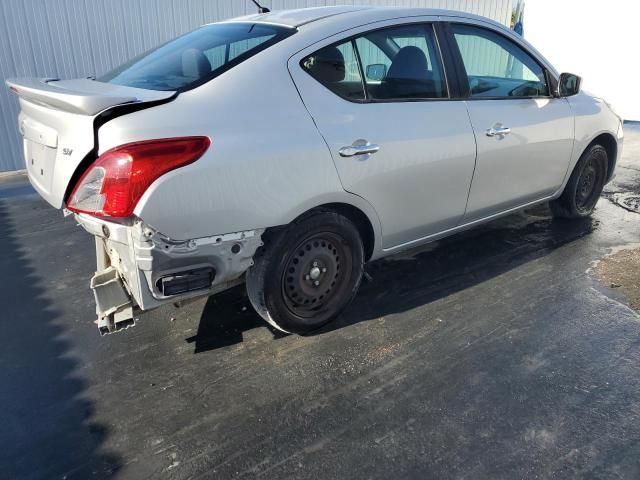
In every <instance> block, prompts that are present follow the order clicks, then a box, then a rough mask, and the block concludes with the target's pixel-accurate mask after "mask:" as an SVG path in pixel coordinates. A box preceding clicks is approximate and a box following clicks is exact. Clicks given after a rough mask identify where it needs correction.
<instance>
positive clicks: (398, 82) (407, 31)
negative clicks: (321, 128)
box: [302, 24, 448, 101]
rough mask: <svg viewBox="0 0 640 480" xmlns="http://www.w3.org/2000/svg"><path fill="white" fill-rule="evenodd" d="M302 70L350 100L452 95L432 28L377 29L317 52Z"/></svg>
mask: <svg viewBox="0 0 640 480" xmlns="http://www.w3.org/2000/svg"><path fill="white" fill-rule="evenodd" d="M302 67H303V68H304V69H305V70H306V71H307V72H308V73H309V74H311V76H313V77H314V78H315V79H316V80H318V81H319V82H320V83H322V84H323V85H324V86H325V87H327V88H328V89H330V90H331V91H333V92H334V93H336V94H337V95H340V96H341V97H343V98H346V99H347V100H371V101H377V100H383V101H394V100H395V101H401V100H430V99H441V98H447V97H448V93H447V85H446V81H445V75H444V69H443V67H442V62H441V59H440V53H439V50H438V46H437V43H436V41H435V36H434V33H433V27H432V26H431V24H411V25H402V26H398V27H390V28H384V29H379V30H374V31H371V32H368V33H366V34H364V35H360V36H357V37H353V38H351V39H348V40H344V41H342V42H341V43H338V44H333V45H330V46H328V47H324V48H322V49H321V50H318V51H317V52H315V53H313V54H311V55H309V56H308V57H307V58H305V59H304V60H302Z"/></svg>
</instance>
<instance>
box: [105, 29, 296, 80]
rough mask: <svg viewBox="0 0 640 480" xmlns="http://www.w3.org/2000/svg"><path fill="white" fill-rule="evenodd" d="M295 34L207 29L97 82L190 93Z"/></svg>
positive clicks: (171, 42) (129, 64) (288, 31)
mask: <svg viewBox="0 0 640 480" xmlns="http://www.w3.org/2000/svg"><path fill="white" fill-rule="evenodd" d="M294 32H295V29H292V28H286V27H280V26H276V25H266V24H259V23H218V24H213V25H207V26H204V27H202V28H199V29H198V30H194V31H193V32H191V33H187V34H186V35H183V36H182V37H179V38H176V39H175V40H171V41H170V42H168V43H165V44H164V45H162V46H160V47H158V48H156V49H154V50H151V51H149V52H146V53H144V54H142V55H140V56H139V57H136V58H134V59H133V60H131V61H129V62H127V63H125V64H124V65H122V66H120V67H118V68H116V69H115V70H113V71H111V72H109V73H107V74H106V75H104V76H102V77H101V78H98V79H97V80H98V81H100V82H107V83H115V84H117V85H125V86H127V87H136V88H146V89H148V90H179V91H184V90H189V89H191V88H194V87H197V86H198V85H201V84H203V83H205V82H207V81H209V80H211V79H212V78H214V77H216V76H218V75H220V74H221V73H223V72H225V71H227V70H229V69H230V68H232V67H234V66H235V65H238V64H239V63H241V62H243V61H244V60H246V59H248V58H250V57H252V56H253V55H255V54H256V53H258V52H260V51H262V50H264V49H265V48H268V47H270V46H271V45H273V44H275V43H277V42H279V41H280V40H282V39H284V38H286V37H288V36H289V35H291V34H293V33H294Z"/></svg>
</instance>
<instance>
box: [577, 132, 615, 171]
mask: <svg viewBox="0 0 640 480" xmlns="http://www.w3.org/2000/svg"><path fill="white" fill-rule="evenodd" d="M596 144H597V145H602V147H603V148H604V149H605V150H606V151H607V182H608V181H609V180H611V177H612V175H613V169H614V168H615V166H616V158H617V156H618V142H617V141H616V139H615V137H614V136H613V135H611V134H610V133H603V134H601V135H598V136H597V137H596V138H594V139H593V141H592V142H591V143H590V144H589V147H590V146H591V145H596ZM589 147H587V148H589ZM585 151H586V150H585Z"/></svg>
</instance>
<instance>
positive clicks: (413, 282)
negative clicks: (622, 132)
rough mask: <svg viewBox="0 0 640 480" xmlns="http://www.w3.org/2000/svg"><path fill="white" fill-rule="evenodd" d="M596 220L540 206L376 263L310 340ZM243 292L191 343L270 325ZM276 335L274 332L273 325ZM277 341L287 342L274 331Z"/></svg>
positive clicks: (550, 245) (482, 275)
mask: <svg viewBox="0 0 640 480" xmlns="http://www.w3.org/2000/svg"><path fill="white" fill-rule="evenodd" d="M597 226H598V221H597V220H595V219H592V218H586V219H584V220H574V221H567V220H559V219H554V218H552V217H551V216H550V213H549V211H548V209H547V208H546V207H537V208H536V209H533V210H530V211H528V212H525V213H519V214H515V215H511V216H508V217H505V218H503V219H499V220H496V221H494V222H491V223H488V224H487V225H485V226H482V227H479V228H476V229H473V230H469V231H467V232H464V233H460V234H457V235H454V236H452V237H449V238H446V239H443V240H440V241H438V242H434V243H432V244H427V245H425V246H423V247H420V248H417V249H414V250H410V251H407V252H403V253H402V254H398V255H394V256H391V257H387V258H384V259H382V260H378V261H375V262H372V263H371V264H369V265H367V269H366V271H367V273H368V274H369V276H370V277H371V279H370V280H369V281H365V282H363V285H362V286H361V288H360V292H359V294H358V296H357V297H356V299H355V300H354V302H353V303H352V305H351V306H350V307H349V308H348V309H347V310H346V311H345V312H344V313H343V314H342V315H340V317H339V318H338V319H337V320H336V321H334V322H332V323H330V324H329V325H327V326H326V327H323V328H321V329H319V330H317V331H315V332H313V333H311V334H310V335H321V334H323V333H327V332H329V331H333V330H336V329H340V328H344V327H347V326H350V325H354V324H356V323H360V322H363V321H368V320H372V319H375V318H379V317H382V316H386V315H391V314H395V313H401V312H405V311H408V310H412V309H414V308H416V307H419V306H422V305H426V304H428V303H431V302H434V301H436V300H438V299H441V298H445V297H447V296H449V295H451V294H453V293H456V292H459V291H461V290H465V289H468V288H471V287H473V286H474V285H477V284H480V283H482V282H485V281H487V280H489V279H491V278H494V277H497V276H499V275H501V274H503V273H505V272H507V271H509V270H512V269H514V268H517V267H518V266H520V265H522V264H524V263H527V262H530V261H532V260H535V259H537V258H540V257H543V256H545V255H548V254H549V253H550V252H552V251H553V250H555V249H557V248H560V247H561V246H563V245H566V244H569V243H571V242H574V241H575V240H577V239H579V238H581V237H583V236H585V235H588V234H589V233H591V232H592V231H593V230H594V229H595V228H597ZM265 325H266V324H265V322H264V321H263V320H262V319H261V318H260V317H259V316H258V315H257V314H256V313H255V312H254V311H253V309H252V308H251V305H250V303H249V300H248V299H247V297H246V295H245V294H244V286H240V287H237V288H234V289H232V290H229V291H227V292H224V293H222V294H220V295H217V296H214V297H211V298H209V300H208V301H207V303H206V305H205V307H204V310H203V312H202V315H201V318H200V325H199V328H198V333H197V334H196V335H195V336H194V337H192V338H190V339H188V341H190V342H194V343H195V345H196V347H195V353H199V352H203V351H207V350H212V349H216V348H222V347H226V346H229V345H234V344H237V343H240V342H242V341H243V332H245V331H248V330H251V329H254V328H256V327H263V326H265ZM268 328H270V329H271V327H270V326H268ZM271 331H272V333H273V335H274V338H275V339H277V338H280V337H282V336H283V334H281V333H280V332H277V331H275V330H273V329H271Z"/></svg>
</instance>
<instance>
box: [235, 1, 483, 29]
mask: <svg viewBox="0 0 640 480" xmlns="http://www.w3.org/2000/svg"><path fill="white" fill-rule="evenodd" d="M365 11H368V12H367V13H374V12H375V13H376V14H378V15H379V16H380V17H388V18H394V17H404V16H428V15H455V16H458V17H466V18H482V17H478V16H477V15H473V14H470V13H466V12H459V11H455V10H442V9H434V8H407V7H369V6H355V5H338V6H329V7H313V8H298V9H293V10H277V11H273V12H269V13H255V14H251V15H245V16H242V17H236V18H231V19H229V20H227V22H255V23H270V24H276V25H283V26H286V27H294V28H297V27H301V26H302V25H306V24H309V23H312V22H317V21H318V20H323V19H328V18H330V17H335V16H337V15H340V16H343V15H344V16H347V14H354V13H358V12H359V13H360V14H362V13H364V12H365ZM349 16H351V15H349ZM483 19H484V20H488V19H486V18H483ZM492 23H494V22H492Z"/></svg>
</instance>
